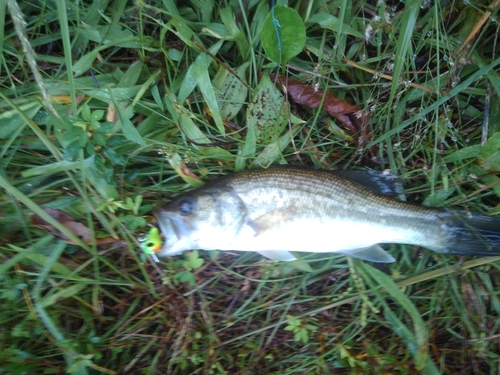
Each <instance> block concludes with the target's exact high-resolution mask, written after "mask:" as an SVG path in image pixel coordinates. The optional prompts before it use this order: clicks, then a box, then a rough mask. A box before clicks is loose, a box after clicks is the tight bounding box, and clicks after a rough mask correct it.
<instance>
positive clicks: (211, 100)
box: [191, 53, 226, 135]
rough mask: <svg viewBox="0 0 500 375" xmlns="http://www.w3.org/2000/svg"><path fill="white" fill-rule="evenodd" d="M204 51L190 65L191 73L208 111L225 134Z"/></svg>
mask: <svg viewBox="0 0 500 375" xmlns="http://www.w3.org/2000/svg"><path fill="white" fill-rule="evenodd" d="M207 60H208V59H206V56H205V54H204V53H202V54H200V56H198V57H197V58H196V61H195V62H194V63H193V65H192V72H191V73H192V75H193V77H194V79H195V81H196V83H197V85H198V87H199V88H200V91H201V94H202V95H203V99H204V100H205V102H206V103H207V106H208V108H209V109H210V113H211V114H212V117H213V119H214V121H215V125H217V129H218V130H219V133H220V134H221V135H225V134H226V132H225V129H224V123H223V122H222V117H221V114H220V110H219V104H218V103H217V98H216V96H215V91H214V87H213V86H212V81H211V80H210V75H209V74H208V65H209V62H208V61H207Z"/></svg>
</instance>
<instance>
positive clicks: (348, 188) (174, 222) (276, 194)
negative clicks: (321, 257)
mask: <svg viewBox="0 0 500 375" xmlns="http://www.w3.org/2000/svg"><path fill="white" fill-rule="evenodd" d="M391 179H392V176H390V175H389V176H388V175H387V174H384V173H383V172H374V171H366V172H363V171H325V170H318V169H307V168H294V167H280V168H269V169H260V170H249V171H243V172H238V173H233V174H230V175H227V176H223V177H220V178H218V179H215V180H213V181H211V182H209V183H207V184H206V185H205V186H202V187H200V188H197V189H195V190H193V191H191V192H188V193H185V194H182V195H181V196H179V197H177V198H176V199H174V200H173V201H172V202H170V203H168V204H167V205H165V206H162V207H160V208H158V209H156V210H155V211H154V215H155V216H156V217H157V220H158V224H159V226H160V229H161V230H162V232H163V234H164V237H165V239H166V241H165V244H164V245H163V247H162V249H161V250H160V251H159V252H158V255H159V256H161V255H164V256H169V255H176V254H179V253H181V252H183V251H185V250H190V249H204V250H237V251H257V252H259V253H261V254H263V255H265V256H268V257H270V258H273V259H282V260H292V259H295V257H294V256H293V255H292V254H291V253H290V252H289V251H306V252H339V253H342V254H347V255H351V256H356V257H359V258H362V259H366V260H370V261H379V262H389V261H393V260H394V258H393V257H392V256H390V255H389V254H387V253H386V252H385V251H384V250H383V249H382V248H381V247H380V246H378V244H381V243H382V244H383V243H397V244H410V245H419V246H423V247H426V248H429V249H431V250H434V251H437V252H442V253H456V254H470V255H498V254H500V220H499V219H498V218H495V217H490V216H486V215H480V214H470V213H466V212H461V211H448V210H444V209H437V208H428V207H423V206H417V205H413V204H409V203H406V202H401V201H398V200H395V199H392V198H388V197H387V196H385V195H384V194H385V193H388V192H389V193H392V194H395V193H397V189H396V188H395V186H393V185H391V184H394V183H393V182H391Z"/></svg>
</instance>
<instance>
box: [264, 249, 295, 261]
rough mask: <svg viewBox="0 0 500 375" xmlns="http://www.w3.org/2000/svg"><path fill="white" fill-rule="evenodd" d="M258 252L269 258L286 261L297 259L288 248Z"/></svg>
mask: <svg viewBox="0 0 500 375" xmlns="http://www.w3.org/2000/svg"><path fill="white" fill-rule="evenodd" d="M257 252H258V253H259V254H261V255H264V256H265V257H267V258H270V259H274V260H283V261H285V262H290V261H292V260H296V259H297V258H295V257H294V256H293V255H292V253H291V252H289V251H286V250H260V251H257Z"/></svg>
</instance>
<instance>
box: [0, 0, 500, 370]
mask: <svg viewBox="0 0 500 375" xmlns="http://www.w3.org/2000/svg"><path fill="white" fill-rule="evenodd" d="M276 3H277V5H276V6H275V7H274V8H273V5H274V1H271V2H269V1H267V0H226V1H214V0H193V1H190V2H188V1H177V2H176V1H173V0H161V1H160V0H149V1H142V0H137V1H135V2H130V1H123V0H97V1H76V2H74V1H69V0H66V1H64V0H61V1H57V2H54V1H36V2H33V1H31V2H20V1H19V2H16V1H15V0H0V10H1V11H0V32H1V33H2V34H1V39H2V41H3V43H2V44H0V57H1V64H0V146H1V147H0V159H1V163H0V185H1V187H2V194H1V195H0V198H1V199H0V212H1V213H0V234H1V236H0V257H1V264H0V301H1V302H0V303H1V308H0V369H1V372H2V373H3V374H61V373H72V374H100V373H103V374H199V373H202V374H305V373H307V374H332V373H335V374H337V373H338V374H350V373H352V374H361V373H366V374H417V373H425V374H440V373H442V374H497V373H499V367H500V363H499V358H500V355H499V353H500V347H499V341H498V335H499V333H500V320H499V319H498V316H499V315H500V295H499V293H500V292H499V290H498V285H500V263H499V262H498V261H499V260H500V258H499V257H495V258H477V259H474V258H470V257H469V258H468V257H457V256H445V255H439V254H436V253H433V252H431V251H428V250H425V249H420V248H416V247H411V246H388V247H387V248H388V249H389V251H390V252H391V254H392V255H393V256H394V257H395V258H397V262H395V263H394V264H391V265H388V266H384V267H381V268H379V269H377V268H375V267H374V266H372V265H369V264H366V263H364V262H361V261H357V260H353V259H348V258H346V257H344V256H337V255H334V254H327V255H325V254H312V255H307V256H305V255H303V256H302V259H303V260H305V261H307V262H308V264H309V266H310V268H311V269H312V270H309V271H310V272H307V270H305V269H304V267H302V268H303V269H297V267H294V264H288V263H284V262H276V261H270V260H267V259H263V258H262V257H261V256H259V255H258V254H257V255H255V254H251V253H237V252H223V253H222V252H221V253H217V252H211V253H208V252H204V251H200V252H190V253H186V254H184V255H183V256H179V257H172V258H166V259H161V258H160V262H155V261H153V259H152V258H151V257H150V256H149V255H147V254H146V253H145V252H143V251H142V250H141V245H140V242H139V241H138V239H140V238H141V237H142V236H144V235H145V234H146V233H147V232H148V231H149V230H150V226H151V225H154V220H153V218H152V217H151V216H150V214H149V212H150V210H151V209H152V208H153V207H155V206H156V205H158V204H160V203H161V202H162V201H167V200H169V199H170V198H171V197H173V196H175V195H176V194H178V193H179V192H182V191H186V190H189V189H190V188H192V187H193V186H198V185H200V184H202V183H203V181H206V180H209V179H212V178H216V177H217V176H219V175H220V174H226V173H229V172H232V171H236V170H242V169H246V168H250V167H266V166H268V165H270V164H284V163H289V164H295V165H306V166H317V167H322V168H328V169H335V168H338V169H357V168H369V169H376V170H385V169H390V170H391V171H392V172H393V173H395V174H397V175H398V176H400V178H401V180H402V181H403V182H404V184H405V187H406V190H405V195H404V196H401V199H407V200H410V201H413V202H417V203H420V204H425V205H431V206H451V207H460V208H461V209H470V210H471V211H477V212H481V213H484V214H495V213H496V212H497V211H498V209H499V207H500V206H499V203H498V202H499V199H498V198H499V196H500V184H499V181H500V179H499V177H498V176H497V173H498V172H499V171H500V129H499V128H498V126H499V125H498V124H499V123H500V100H499V94H500V76H499V74H498V70H499V68H498V67H499V65H500V58H499V57H498V56H497V55H496V49H497V41H498V32H499V27H500V23H499V15H498V11H499V9H500V6H499V4H500V1H499V0H478V1H465V0H464V1H437V0H436V1H430V0H406V1H404V2H403V1H399V0H398V1H385V2H384V1H379V0H360V1H358V0H355V1H347V0H297V1H295V0H290V1H289V2H286V1H277V2H276ZM303 92H309V93H310V94H311V96H310V97H308V98H307V99H305V98H304V97H303V96H301V93H303ZM286 94H288V95H286ZM339 103H340V104H339ZM334 104H338V106H337V107H336V106H335V105H334ZM353 108H356V109H353ZM303 235H304V236H307V233H304V234H303ZM360 235H362V233H360ZM334 240H335V239H334V238H332V241H334ZM299 268H300V267H299ZM306 268H307V267H306Z"/></svg>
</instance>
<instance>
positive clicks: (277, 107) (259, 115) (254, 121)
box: [246, 74, 288, 151]
mask: <svg viewBox="0 0 500 375" xmlns="http://www.w3.org/2000/svg"><path fill="white" fill-rule="evenodd" d="M246 118H247V126H248V128H249V130H250V128H252V127H253V128H254V131H255V134H256V138H257V142H258V143H266V144H269V143H271V142H274V141H276V140H277V139H278V138H279V136H280V135H281V133H282V132H283V130H284V129H285V127H286V125H287V123H288V107H287V103H286V102H285V100H284V98H283V95H281V92H280V91H279V90H278V89H277V88H276V86H275V85H274V84H273V83H272V82H271V79H270V78H269V76H268V75H267V74H264V75H263V76H262V78H261V80H260V82H259V84H258V85H257V87H256V88H255V91H254V95H253V98H252V101H251V102H250V104H249V105H248V108H247V113H246ZM249 151H250V150H249Z"/></svg>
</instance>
